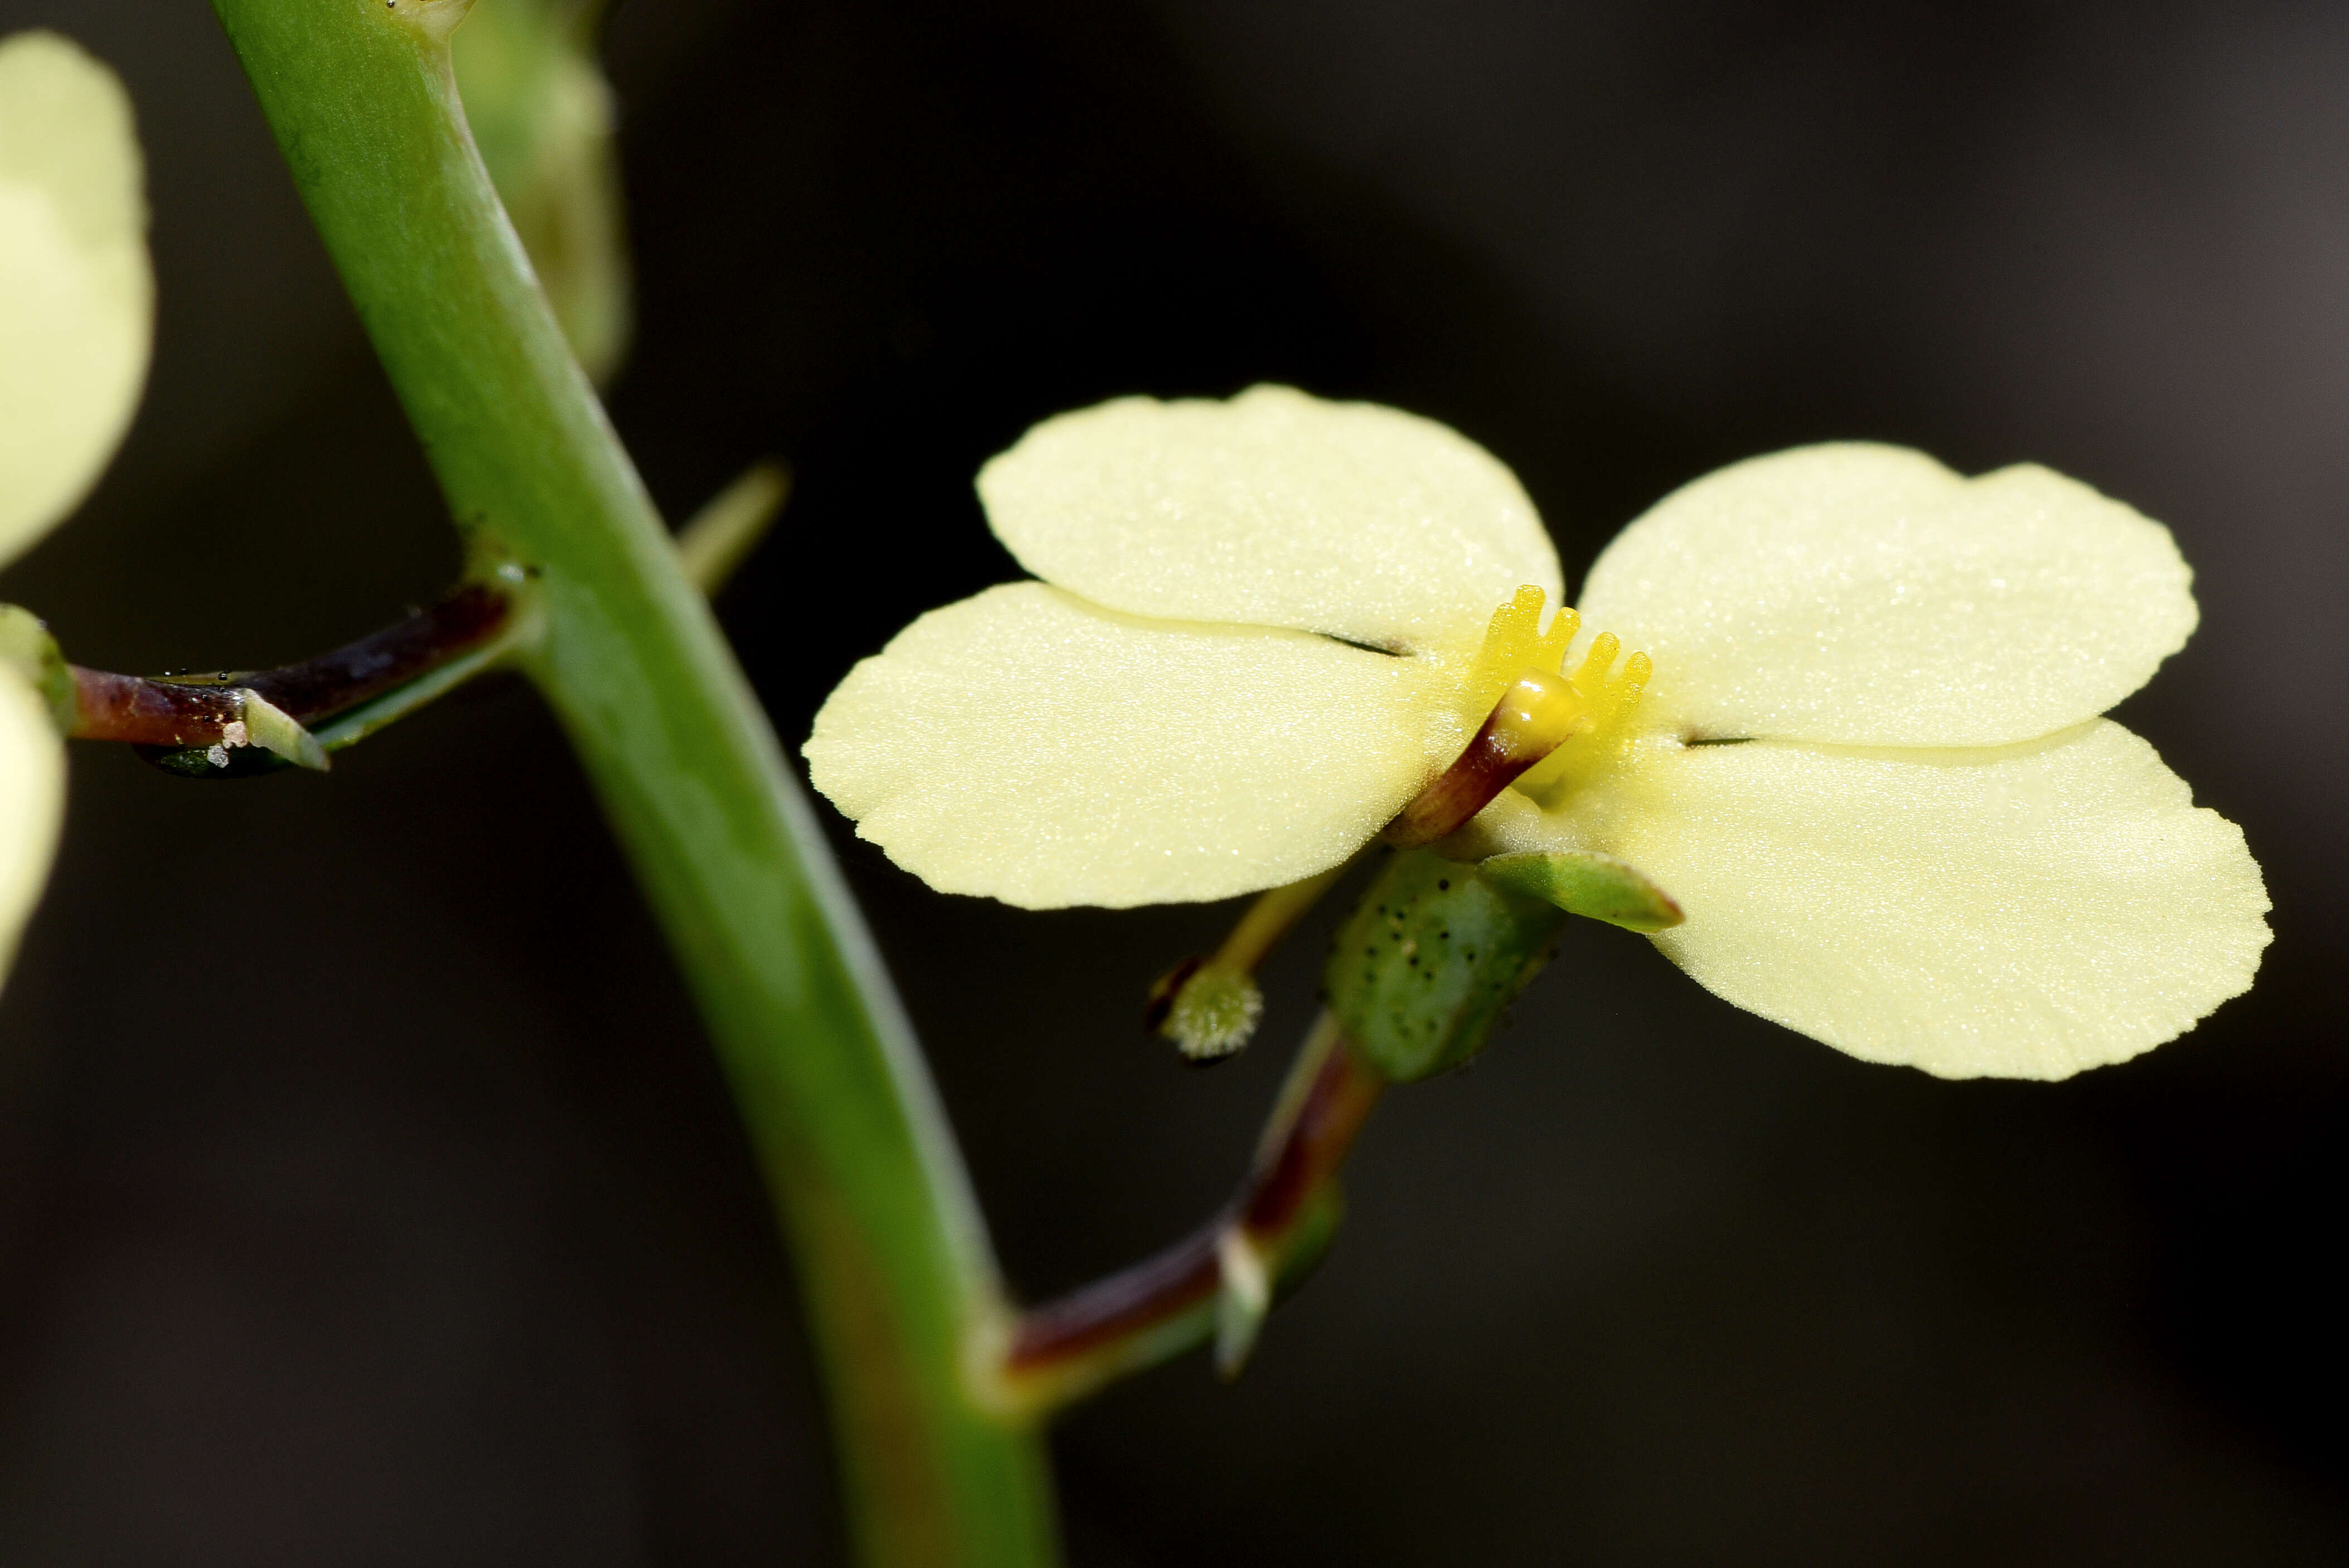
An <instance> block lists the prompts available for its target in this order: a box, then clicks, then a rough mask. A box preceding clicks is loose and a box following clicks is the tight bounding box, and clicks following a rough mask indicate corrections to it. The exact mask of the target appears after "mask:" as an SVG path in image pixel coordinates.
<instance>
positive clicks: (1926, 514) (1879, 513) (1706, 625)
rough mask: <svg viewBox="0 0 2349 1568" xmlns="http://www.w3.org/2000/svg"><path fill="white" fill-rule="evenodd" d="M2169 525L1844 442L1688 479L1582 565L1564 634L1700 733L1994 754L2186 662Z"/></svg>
mask: <svg viewBox="0 0 2349 1568" xmlns="http://www.w3.org/2000/svg"><path fill="white" fill-rule="evenodd" d="M2190 581H2191V574H2190V573H2189V572H2188V571H2187V568H2186V563H2185V562H2183V561H2182V560H2180V559H2179V558H2178V550H2177V547H2176V546H2175V545H2174V544H2173V543H2171V542H2170V538H2169V531H2168V530H2167V529H2165V528H2163V527H2161V526H2160V525H2159V524H2158V523H2154V522H2149V521H2147V520H2146V519H2144V518H2142V517H2140V516H2138V515H2137V513H2136V512H2134V511H2130V510H2129V509H2128V508H2127V507H2126V506H2123V505H2121V504H2120V503H2119V502H2117V501H2114V500H2107V499H2106V498H2105V497H2103V496H2101V495H2098V494H2097V493H2096V492H2095V490H2090V489H2089V488H2088V487H2087V486H2085V485H2083V484H2080V483H2077V482H2076V481H2075V480H2068V479H2065V478H2064V477H2063V476H2062V475H2060V474H2055V473H2051V472H2050V471H2048V470H2047V469H2041V468H2033V467H2020V468H2011V469H2000V470H1999V471H1998V472H1996V473H1992V474H1985V475H1983V476H1982V477H1981V478H1979V479H1974V480H1966V479H1961V477H1959V476H1958V475H1956V474H1954V473H1951V471H1950V470H1949V469H1945V468H1943V467H1942V466H1941V465H1940V464H1939V463H1937V462H1935V461H1933V459H1930V458H1928V457H1926V456H1924V455H1923V454H1922V453H1920V452H1912V451H1909V450H1906V449H1902V448H1898V447H1880V446H1869V445H1863V444H1849V445H1838V446H1824V447H1806V448H1801V449H1796V450H1794V451H1790V452H1780V453H1778V454H1776V455H1775V456H1773V457H1766V458H1756V459H1753V460H1752V461H1750V462H1744V463H1739V464H1736V465H1734V466H1733V467H1731V468H1726V469H1722V470H1720V471H1719V472H1718V473H1714V474H1712V475H1709V476H1707V477H1706V478H1704V479H1701V480H1697V481H1696V482H1694V483H1693V484H1691V485H1688V486H1686V487H1684V488H1683V489H1682V490H1677V491H1675V492H1674V493H1672V494H1671V495H1670V496H1667V497H1665V498H1664V500H1662V501H1661V502H1659V503H1658V504H1657V505H1656V506H1655V507H1654V508H1653V509H1652V510H1651V511H1649V512H1648V514H1647V515H1646V516H1644V517H1642V518H1640V520H1639V521H1637V522H1634V523H1633V524H1632V525H1631V526H1630V528H1628V529H1626V530H1624V531H1623V532H1622V534H1621V535H1620V536H1619V538H1618V539H1617V540H1616V541H1615V542H1614V543H1613V544H1611V545H1609V546H1608V548H1607V550H1606V552H1605V553H1604V554H1602V555H1601V556H1600V557H1599V562H1598V564H1597V565H1596V566H1594V567H1593V568H1592V569H1591V573H1590V581H1589V583H1588V584H1587V585H1586V587H1585V589H1584V593H1583V597H1582V602H1581V609H1582V614H1583V624H1584V625H1585V626H1586V627H1589V628H1593V629H1602V628H1603V629H1604V630H1607V631H1610V632H1613V633H1615V634H1617V635H1618V636H1619V637H1621V638H1622V639H1623V645H1624V646H1625V647H1627V648H1639V649H1642V650H1644V651H1645V652H1647V653H1648V654H1650V655H1652V656H1653V657H1654V659H1655V662H1656V670H1655V677H1654V680H1653V681H1652V682H1651V685H1650V686H1649V688H1648V694H1647V698H1646V705H1647V706H1646V713H1647V715H1648V716H1650V718H1651V721H1652V722H1657V723H1660V724H1662V725H1665V726H1668V727H1669V726H1677V727H1681V728H1682V729H1683V730H1684V731H1685V732H1689V733H1694V734H1699V735H1706V736H1715V737H1722V736H1768V737H1777V738H1792V739H1801V740H1816V741H1830V742H1836V743H1838V744H1845V745H1856V746H2000V745H2005V744H2008V743H2011V742H2013V741H2019V740H2028V739H2031V738H2033V737H2036V736H2041V735H2047V734H2050V733H2053V732H2054V731H2055V730H2057V729H2061V728H2064V727H2067V726H2070V725H2075V724H2077V723H2079V722H2080V721H2081V720H2083V719H2086V718H2092V717H2095V716H2096V715H2097V714H2100V713H2102V712H2104V711H2105V709H2106V708H2108V707H2111V706H2112V705H2113V704H2115V703H2116V702H2118V701H2119V700H2120V699H2121V698H2123V697H2125V696H2127V695H2128V694H2129V693H2131V692H2133V691H2135V690H2136V689H2137V687H2138V686H2142V685H2144V684H2145V682H2146V680H2147V678H2148V677H2149V676H2151V675H2152V674H2153V671H2154V667H2155V666H2156V665H2158V664H2160V662H2161V661H2162V660H2163V659H2164V658H2166V657H2168V655H2171V654H2173V653H2176V652H2177V651H2178V649H2179V648H2180V647H2182V646H2184V645H2185V642H2186V638H2187V635H2188V634H2189V633H2190V632H2192V631H2193V629H2194V623H2195V609H2194V599H2193V595H2192V594H2191V593H2189V583H2190Z"/></svg>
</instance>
